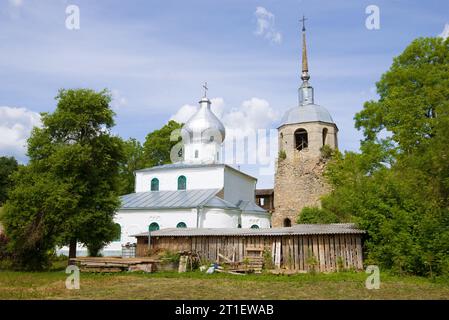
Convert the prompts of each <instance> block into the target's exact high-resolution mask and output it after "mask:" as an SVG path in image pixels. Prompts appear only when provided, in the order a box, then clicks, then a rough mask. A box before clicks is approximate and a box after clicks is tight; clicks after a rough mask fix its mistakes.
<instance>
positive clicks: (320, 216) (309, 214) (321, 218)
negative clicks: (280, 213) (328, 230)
mask: <svg viewBox="0 0 449 320" xmlns="http://www.w3.org/2000/svg"><path fill="white" fill-rule="evenodd" d="M296 222H297V223H301V224H308V223H311V224H320V223H337V222H339V218H338V217H337V216H336V215H335V213H333V212H331V211H329V210H325V209H321V208H317V207H305V208H303V209H302V210H301V213H300V214H299V216H298V218H297V220H296Z"/></svg>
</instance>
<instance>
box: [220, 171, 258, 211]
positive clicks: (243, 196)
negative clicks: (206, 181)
mask: <svg viewBox="0 0 449 320" xmlns="http://www.w3.org/2000/svg"><path fill="white" fill-rule="evenodd" d="M256 181H257V180H256V179H255V178H251V177H249V176H247V175H245V174H242V173H239V172H237V171H235V170H233V169H231V168H228V167H226V168H225V171H224V199H225V200H226V201H229V202H231V203H233V204H237V203H238V202H239V201H240V200H250V201H254V198H255V189H256Z"/></svg>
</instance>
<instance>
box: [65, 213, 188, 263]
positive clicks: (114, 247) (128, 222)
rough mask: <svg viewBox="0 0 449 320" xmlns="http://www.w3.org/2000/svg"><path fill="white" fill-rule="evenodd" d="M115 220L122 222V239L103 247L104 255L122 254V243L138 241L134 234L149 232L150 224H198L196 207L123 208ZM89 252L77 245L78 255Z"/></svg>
mask: <svg viewBox="0 0 449 320" xmlns="http://www.w3.org/2000/svg"><path fill="white" fill-rule="evenodd" d="M114 221H115V222H116V223H118V224H120V227H121V230H122V234H121V237H120V241H118V240H117V241H113V242H111V243H110V244H109V245H107V246H106V247H105V248H104V249H103V255H105V256H110V255H121V250H122V244H126V243H136V238H135V237H132V235H135V234H138V233H142V232H147V231H148V226H149V225H150V224H151V223H153V222H156V223H157V224H158V225H159V228H160V229H165V228H176V225H177V224H178V223H179V222H184V223H185V224H186V225H187V227H188V228H196V226H197V210H196V209H178V210H176V209H170V210H122V211H119V212H117V214H116V216H115V217H114ZM68 252H69V248H68V247H62V248H60V249H59V250H58V253H59V254H64V255H68ZM86 254H87V249H86V248H85V247H83V246H82V245H81V244H78V246H77V255H79V256H83V255H86Z"/></svg>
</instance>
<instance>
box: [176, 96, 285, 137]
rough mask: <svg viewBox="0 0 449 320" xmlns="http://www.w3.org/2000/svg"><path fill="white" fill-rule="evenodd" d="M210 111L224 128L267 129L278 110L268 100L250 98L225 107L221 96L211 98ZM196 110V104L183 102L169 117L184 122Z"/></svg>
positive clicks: (276, 116)
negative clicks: (235, 105) (239, 103)
mask: <svg viewBox="0 0 449 320" xmlns="http://www.w3.org/2000/svg"><path fill="white" fill-rule="evenodd" d="M211 109H212V112H213V113H214V114H215V115H216V116H217V117H218V118H219V119H220V120H221V121H222V122H223V124H224V125H225V127H226V129H232V130H239V131H240V132H242V133H244V132H247V131H248V130H258V129H269V128H272V125H273V123H274V122H275V121H277V120H278V119H279V116H280V114H279V112H277V111H275V110H274V109H273V108H271V106H270V104H269V103H268V101H266V100H264V99H260V98H251V99H249V100H245V101H243V102H242V104H241V106H240V107H238V108H231V109H229V108H226V104H225V101H224V99H223V98H212V99H211ZM197 110H198V107H197V106H194V105H190V104H185V105H183V106H182V107H181V108H179V110H178V111H177V112H176V113H175V114H174V115H172V116H171V117H170V120H175V121H177V122H180V123H185V122H186V121H187V120H189V118H190V117H191V116H192V115H193V114H195V112H196V111H197Z"/></svg>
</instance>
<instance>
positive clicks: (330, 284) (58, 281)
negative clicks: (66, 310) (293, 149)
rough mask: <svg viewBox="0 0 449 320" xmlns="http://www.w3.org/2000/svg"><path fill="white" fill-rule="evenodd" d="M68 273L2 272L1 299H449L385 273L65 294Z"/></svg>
mask: <svg viewBox="0 0 449 320" xmlns="http://www.w3.org/2000/svg"><path fill="white" fill-rule="evenodd" d="M66 276H67V275H66V274H65V273H64V271H61V270H60V271H51V272H36V273H32V272H11V271H0V299H89V300H91V299H449V280H448V279H437V280H433V281H432V280H430V279H426V278H419V277H411V276H393V275H389V274H382V273H381V288H380V289H379V290H368V289H366V288H365V279H366V277H367V275H366V274H365V273H352V272H344V273H334V274H316V275H311V274H298V275H292V276H286V275H279V276H278V275H268V274H266V275H246V276H238V275H229V274H212V275H207V274H203V273H199V272H191V273H185V274H178V273H168V272H166V273H153V274H142V273H119V274H86V273H82V274H81V280H80V287H81V288H80V290H67V289H66V288H65V279H66Z"/></svg>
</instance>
